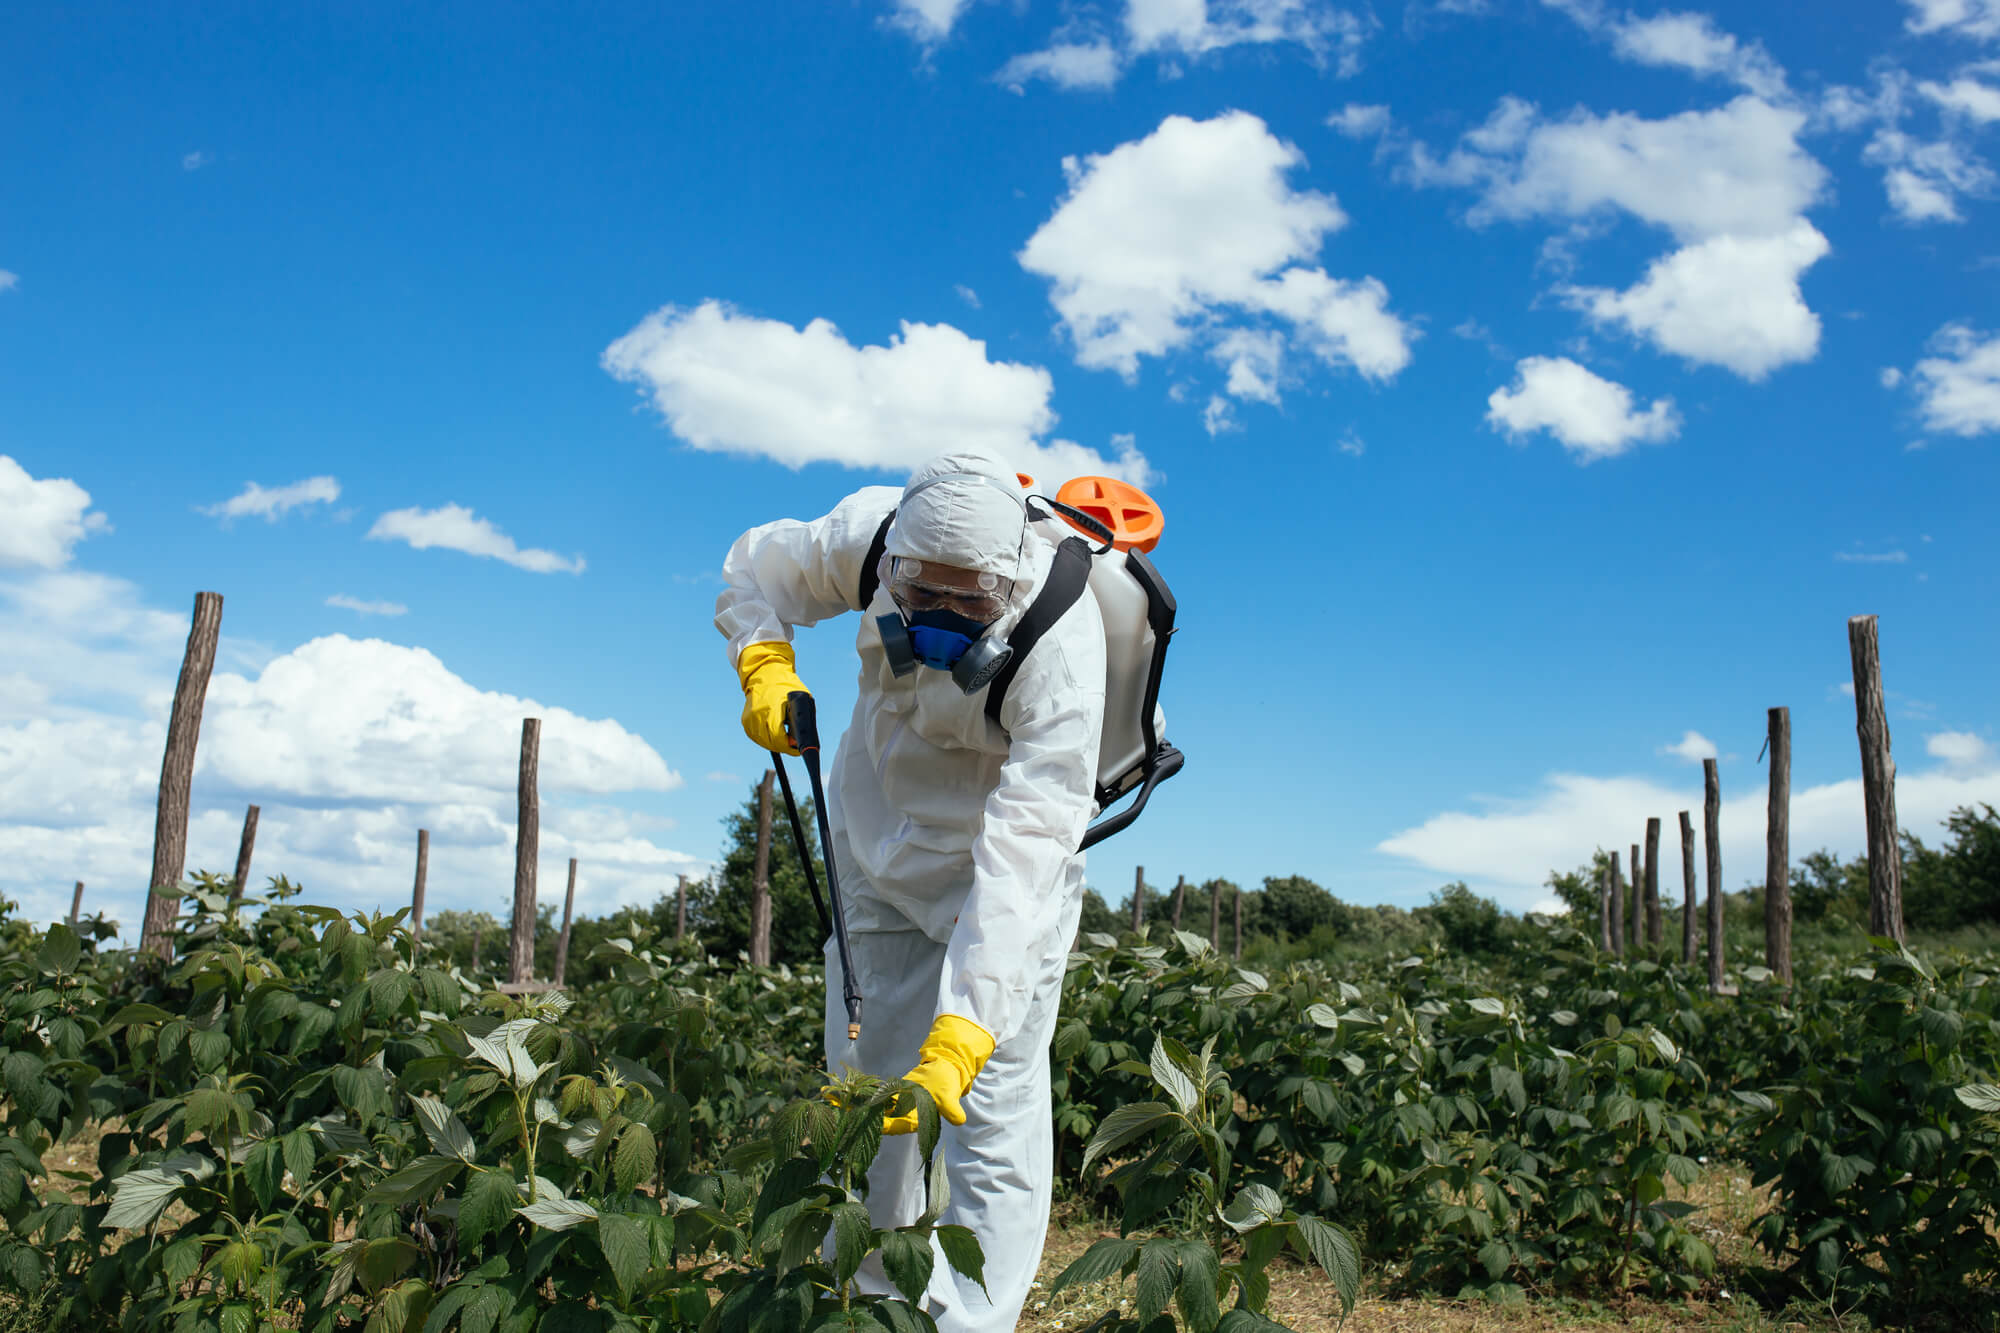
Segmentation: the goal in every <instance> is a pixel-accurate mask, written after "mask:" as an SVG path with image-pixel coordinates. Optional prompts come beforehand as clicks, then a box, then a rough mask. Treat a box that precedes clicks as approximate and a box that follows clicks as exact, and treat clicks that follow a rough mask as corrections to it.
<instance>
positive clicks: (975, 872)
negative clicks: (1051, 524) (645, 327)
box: [715, 450, 1105, 1333]
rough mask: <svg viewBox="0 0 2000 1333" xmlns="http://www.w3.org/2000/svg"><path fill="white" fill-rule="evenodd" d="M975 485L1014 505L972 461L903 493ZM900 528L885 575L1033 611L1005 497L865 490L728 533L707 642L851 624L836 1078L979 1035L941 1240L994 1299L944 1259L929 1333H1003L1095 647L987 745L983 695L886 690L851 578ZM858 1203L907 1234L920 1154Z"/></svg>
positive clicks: (838, 834)
mask: <svg viewBox="0 0 2000 1333" xmlns="http://www.w3.org/2000/svg"><path fill="white" fill-rule="evenodd" d="M966 473H969V474H976V477H978V478H991V479H994V480H998V481H1000V482H1002V483H1003V485H1004V487H1006V488H1008V489H1010V490H1012V491H1014V492H1017V493H1018V491H1019V483H1018V482H1017V481H1016V479H1015V475H1014V472H1013V470H1012V469H1011V468H1009V467H1008V466H1007V465H1006V464H1005V463H1004V462H1002V461H1001V460H1000V459H999V458H998V457H996V456H994V455H992V454H989V453H986V452H983V451H979V450H965V451H957V452H953V453H949V454H946V455H944V456H942V457H940V458H937V459H934V460H932V461H931V462H929V463H926V464H925V465H924V466H922V467H920V468H919V469H917V471H916V472H915V473H914V474H912V476H911V478H910V486H909V489H911V490H915V489H916V488H917V487H918V486H919V484H920V483H923V482H925V481H927V480H931V479H933V478H936V477H941V476H950V474H966ZM891 510H895V511H896V518H895V522H894V523H893V524H892V525H891V527H890V529H889V532H888V540H887V546H886V549H887V553H888V554H889V555H890V556H913V557H915V558H917V559H919V560H934V561H937V562H939V563H943V564H949V565H955V566H958V567H960V568H965V569H973V570H980V571H986V572H990V573H994V574H999V575H1001V576H1003V577H1005V578H1011V579H1013V580H1014V586H1013V591H1012V593H1011V595H1010V597H1009V601H1008V605H1007V609H1006V611H1005V613H1004V614H1003V615H1002V616H1001V618H1000V619H999V620H998V621H997V622H996V623H995V624H994V625H993V626H992V627H991V628H990V629H988V630H987V634H988V635H989V636H991V635H999V636H1001V637H1005V635H1006V634H1007V633H1008V631H1009V629H1010V628H1011V627H1012V626H1013V625H1014V624H1015V623H1016V622H1017V621H1018V620H1019V619H1020V616H1021V614H1022V612H1023V611H1025V610H1026V609H1027V607H1028V606H1029V605H1030V604H1031V603H1032V602H1033V601H1034V599H1035V596H1036V594H1037V593H1038V592H1039V591H1040V590H1041V588H1042V587H1043V586H1044V584H1045V583H1046V581H1047V579H1048V574H1049V567H1050V563H1051V561H1052V559H1053V557H1054V554H1055V543H1056V538H1057V537H1058V536H1060V535H1062V534H1061V533H1059V532H1057V533H1048V534H1045V533H1044V532H1043V531H1042V528H1043V527H1044V526H1045V525H1044V524H1028V523H1025V521H1024V511H1023V508H1022V505H1021V504H1020V502H1019V500H1018V499H1017V498H1013V497H1010V495H1008V494H1003V493H1002V491H1001V490H1000V489H998V488H995V487H994V486H993V485H991V484H990V483H989V482H987V481H984V480H979V479H976V478H963V477H961V478H954V479H951V480H946V481H942V482H938V483H937V484H935V485H931V486H928V487H926V488H924V489H923V490H921V491H920V492H918V493H916V494H915V495H913V496H912V497H911V498H910V499H909V500H908V502H907V503H905V501H904V495H903V493H902V492H899V491H897V490H896V489H895V488H893V487H888V486H871V487H867V488H865V489H863V490H860V491H857V492H855V493H854V494H853V495H850V496H848V497H847V498H846V499H844V500H842V501H841V502H840V503H839V504H838V505H837V506H835V507H834V510H833V512H832V513H830V514H828V515H826V516H825V517H823V518H819V519H815V520H813V521H811V522H800V521H797V520H791V519H783V520H779V521H778V522H775V523H767V524H764V525H763V526H761V527H757V528H753V529H751V530H750V531H749V532H747V533H745V534H743V536H742V537H741V538H739V539H738V540H737V542H736V544H735V545H734V546H733V547H732V548H731V549H730V552H729V556H728V559H727V560H726V561H725V562H724V565H723V578H724V581H725V583H726V584H727V587H726V588H725V590H724V591H723V592H722V594H721V595H720V596H719V597H718V598H717V599H716V617H715V623H716V627H717V628H718V629H720V630H721V631H722V633H723V634H724V635H725V636H727V638H728V639H729V651H730V658H731V661H732V662H734V660H735V659H736V657H737V655H738V654H740V653H741V652H742V651H743V650H744V649H745V648H747V647H749V646H750V645H751V644H755V643H761V642H766V641H770V640H784V641H787V642H789V640H790V639H791V635H792V630H793V628H794V627H795V626H801V625H812V624H815V623H817V622H818V621H821V620H824V619H827V618H828V617H831V616H836V615H839V614H840V613H841V612H843V611H856V610H860V611H865V613H866V614H865V615H864V616H863V618H862V622H861V629H860V632H859V634H857V635H856V637H855V648H856V650H857V651H858V652H859V653H860V656H861V674H860V697H859V698H858V699H857V700H856V701H855V706H854V716H853V719H852V720H851V721H850V723H849V724H848V728H847V732H846V734H845V735H844V736H843V737H842V738H841V742H840V749H839V753H838V754H837V755H836V756H835V758H834V761H833V765H832V770H831V782H830V784H829V790H828V792H827V815H828V820H829V823H830V826H831V829H832V833H833V846H832V847H831V848H830V849H829V850H828V854H829V855H831V856H832V858H833V861H834V865H835V869H836V871H837V873H838V874H839V878H840V889H841V898H842V900H843V903H844V906H845V909H846V919H847V929H848V935H849V943H850V946H851V952H852V954H853V959H854V970H855V979H856V981H857V982H858V983H859V985H860V988H861V992H862V995H863V997H864V1001H865V1004H866V1008H865V1011H864V1019H865V1021H864V1023H863V1026H862V1035H861V1039H860V1040H859V1041H857V1042H849V1041H848V1040H847V1023H846V1014H845V1011H844V1009H843V1007H842V1004H841V999H840V994H839V976H840V971H839V962H838V957H837V955H836V953H835V952H834V947H833V944H832V942H831V941H829V942H828V944H827V977H828V983H827V988H826V989H827V999H826V1059H827V1066H828V1068H829V1069H831V1070H835V1071H838V1070H839V1069H840V1068H842V1067H843V1066H852V1067H853V1068H856V1069H860V1070H862V1071H865V1072H867V1073H870V1074H875V1075H879V1076H881V1077H884V1078H899V1077H901V1076H902V1075H903V1074H904V1072H905V1071H907V1070H909V1069H910V1068H911V1066H912V1064H913V1063H914V1062H915V1060H916V1058H917V1047H918V1045H919V1044H920V1043H921V1042H922V1041H923V1040H924V1037H925V1034H926V1033H927V1032H929V1030H930V1028H931V1025H932V1022H933V1020H935V1019H936V1018H938V1017H939V1016H941V1015H946V1014H955V1015H958V1016H960V1017H962V1018H966V1019H970V1020H971V1021H972V1022H974V1023H977V1024H979V1025H980V1026H981V1027H983V1028H985V1029H986V1030H987V1032H989V1033H991V1034H992V1036H993V1039H994V1043H995V1048H994V1052H993V1054H992V1056H991V1057H990V1058H989V1059H988V1061H987V1062H986V1064H985V1066H984V1068H983V1069H981V1070H980V1072H979V1074H978V1075H977V1077H975V1078H974V1079H973V1081H972V1084H971V1087H970V1089H969V1090H968V1091H967V1093H966V1095H965V1097H964V1099H963V1106H964V1109H965V1113H966V1121H965V1123H964V1124H963V1125H959V1126H953V1125H949V1124H947V1125H944V1126H942V1129H943V1134H942V1137H941V1138H940V1140H939V1144H938V1151H939V1152H940V1153H942V1154H944V1157H945V1163H946V1169H947V1171H948V1173H949V1176H950V1181H951V1201H950V1205H949V1207H948V1209H947V1211H946V1213H945V1214H944V1216H943V1218H942V1219H941V1220H942V1221H943V1222H945V1223H948V1224H949V1223H956V1224H959V1225H962V1226H966V1227H969V1228H971V1229H972V1231H973V1232H974V1234H975V1235H977V1236H978V1238H979V1243H980V1245H981V1247H982V1249H983V1250H984V1251H985V1258H986V1265H985V1268H986V1271H985V1277H986V1290H985V1291H984V1292H982V1291H981V1290H980V1288H979V1286H978V1284H976V1283H974V1282H972V1281H971V1280H970V1279H967V1278H962V1277H960V1276H959V1275H958V1274H957V1273H955V1272H953V1271H952V1269H951V1267H950V1265H949V1264H947V1263H946V1262H945V1260H944V1257H943V1255H942V1253H939V1255H938V1256H937V1262H936V1264H935V1266H934V1268H933V1270H932V1276H931V1282H930V1288H929V1291H928V1292H927V1293H926V1307H927V1309H928V1310H929V1311H930V1313H931V1315H932V1317H933V1318H935V1319H936V1320H937V1323H938V1327H939V1329H940V1330H942V1333H1000V1330H1006V1329H1012V1328H1013V1327H1014V1325H1015V1321H1016V1319H1017V1318H1018V1317H1019V1315H1020V1311H1021V1307H1022V1305H1023V1303H1024V1302H1025V1301H1026V1299H1027V1295H1028V1290H1029V1283H1030V1282H1031V1281H1033V1279H1034V1276H1035V1272H1036V1269H1037V1267H1038V1266H1039V1264H1040V1262H1041V1253H1042V1240H1043V1236H1044V1233H1045V1232H1046V1230H1047V1226H1048V1213H1049V1191H1050V1177H1051V1172H1052V1169H1053V1163H1052V1155H1053V1148H1052V1132H1051V1123H1050V1121H1051V1108H1050V1098H1049V1040H1050V1037H1051V1035H1052V1034H1053V1031H1054V1028H1055V1020H1056V1007H1057V1003H1058V1001H1059V1000H1060V998H1061V991H1062V979H1063V973H1064V970H1065V967H1066V964H1067V960H1068V956H1069V944H1070V940H1071V939H1072V938H1073V936H1074V934H1075V931H1076V922H1077V916H1078V913H1079V911H1080V909H1081V907H1082V898H1083V856H1082V855H1081V854H1080V853H1079V852H1078V851H1077V846H1078V844H1079V842H1080V841H1081V839H1082V837H1083V834H1084V830H1085V828H1086V827H1087V825H1088V824H1089V821H1090V819H1091V816H1092V815H1093V814H1094V813H1095V809H1096V807H1095V804H1094V791H1095V777H1096V772H1097V750H1098V737H1099V732H1100V730H1101V726H1102V721H1103V713H1104V680H1105V648H1104V630H1103V625H1102V622H1101V621H1100V619H1099V616H1098V612H1097V604H1096V602H1095V601H1094V600H1093V599H1092V598H1090V597H1089V596H1084V597H1080V598H1078V599H1077V600H1076V602H1075V604H1074V605H1073V606H1072V607H1071V608H1070V610H1069V611H1068V612H1066V613H1065V614H1064V615H1063V616H1062V617H1061V618H1060V619H1059V620H1058V621H1057V622H1056V623H1055V624H1054V625H1053V626H1052V627H1051V628H1050V629H1049V631H1048V632H1047V633H1046V634H1045V635H1043V637H1042V638H1041V640H1040V641H1039V642H1038V643H1037V644H1036V645H1035V647H1034V650H1033V652H1031V653H1030V654H1029V655H1028V657H1027V659H1026V661H1025V662H1024V663H1023V664H1022V665H1021V666H1020V668H1019V670H1018V674H1017V675H1016V676H1015V678H1014V681H1013V683H1012V685H1011V686H1010V687H1009V689H1008V691H1007V695H1006V699H1005V703H1004V705H1003V708H1002V711H1001V715H1000V723H1001V725H1000V726H998V727H996V726H994V725H993V723H992V722H991V721H989V720H988V719H987V717H986V713H985V708H986V693H985V691H983V690H982V691H980V692H979V693H977V694H973V695H969V696H968V695H966V694H964V693H962V692H961V691H960V689H959V687H958V685H957V684H956V683H954V682H953V680H952V678H951V675H950V673H949V672H946V671H939V670H933V669H930V668H926V667H919V668H918V669H917V670H916V671H915V672H914V673H913V674H911V675H908V676H905V677H903V678H901V679H898V678H897V677H896V676H895V674H894V673H893V672H892V671H891V670H890V667H889V663H888V660H887V657H886V655H885V653H884V650H883V646H882V639H881V634H880V632H879V630H878V629H877V627H876V624H875V618H876V617H877V616H882V615H893V614H896V606H895V603H894V602H893V601H892V600H891V599H890V597H889V594H888V592H887V591H886V589H883V590H878V591H877V592H876V594H875V597H874V601H873V603H872V604H871V605H869V606H867V607H861V606H859V605H858V604H857V603H858V600H859V597H860V588H861V582H862V577H861V576H862V565H863V563H864V561H865V559H866V557H867V553H868V550H869V546H870V543H871V542H872V540H873V539H874V536H875V533H876V530H877V529H878V527H879V526H880V524H881V521H882V519H883V517H884V516H885V515H887V514H888V513H889V512H890V511H891ZM868 1181H869V1196H868V1207H869V1212H870V1214H871V1215H872V1216H873V1218H874V1221H875V1225H877V1226H901V1225H907V1224H909V1223H911V1222H914V1221H915V1220H916V1219H917V1217H918V1216H919V1215H920V1214H921V1213H922V1212H923V1208H924V1186H923V1178H922V1162H921V1160H920V1159H919V1156H918V1149H917V1139H916V1136H915V1135H910V1134H905V1135H900V1136H895V1137H890V1138H887V1139H885V1140H884V1141H883V1144H882V1151H881V1154H880V1155H879V1156H878V1157H877V1158H876V1160H875V1164H874V1166H873V1167H872V1168H871V1169H870V1171H869V1173H868ZM879 1262H880V1261H879V1258H871V1259H870V1260H869V1262H868V1263H867V1264H866V1265H864V1266H863V1269H862V1273H861V1275H860V1280H861V1283H862V1285H863V1289H864V1290H869V1291H881V1292H887V1291H890V1290H892V1288H891V1287H890V1285H889V1284H888V1282H887V1280H886V1279H885V1278H884V1276H883V1274H882V1273H881V1271H880V1268H879ZM989 1293H990V1299H989Z"/></svg>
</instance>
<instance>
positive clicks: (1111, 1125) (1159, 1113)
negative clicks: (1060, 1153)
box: [1083, 1102, 1179, 1172]
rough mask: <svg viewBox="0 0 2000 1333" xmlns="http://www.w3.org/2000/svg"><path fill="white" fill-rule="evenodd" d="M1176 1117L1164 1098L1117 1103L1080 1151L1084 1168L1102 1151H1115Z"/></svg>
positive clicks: (1101, 1153) (1086, 1170) (1085, 1169)
mask: <svg viewBox="0 0 2000 1333" xmlns="http://www.w3.org/2000/svg"><path fill="white" fill-rule="evenodd" d="M1176 1119H1179V1117H1178V1116H1176V1115H1175V1114H1174V1109H1173V1108H1172V1107H1171V1106H1168V1105H1167V1104H1166V1103H1164V1102H1134V1103H1132V1104H1131V1105H1129V1106H1121V1107H1119V1108H1118V1109H1117V1110H1115V1111H1113V1112H1112V1113H1111V1114H1110V1115H1108V1116H1105V1117H1104V1120H1103V1122H1102V1123H1101V1124H1099V1125H1098V1127H1097V1132H1096V1133H1095V1134H1093V1135H1091V1136H1090V1146H1089V1147H1087V1148H1085V1149H1084V1151H1083V1169H1084V1171H1085V1172H1088V1171H1089V1170H1090V1165H1091V1163H1092V1162H1095V1161H1096V1160H1097V1159H1098V1158H1100V1157H1102V1156H1103V1155H1104V1154H1106V1153H1108V1152H1115V1151H1117V1150H1118V1149H1120V1148H1122V1147H1124V1146H1125V1145H1126V1144H1128V1143H1130V1142H1131V1141H1132V1140H1134V1139H1136V1138H1139V1137H1141V1136H1142V1135H1145V1134H1149V1133H1151V1132H1152V1131H1153V1130H1154V1129H1156V1128H1158V1127H1159V1126H1160V1125H1162V1124H1165V1123H1166V1122H1168V1121H1170V1120H1176Z"/></svg>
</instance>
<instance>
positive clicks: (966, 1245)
mask: <svg viewBox="0 0 2000 1333" xmlns="http://www.w3.org/2000/svg"><path fill="white" fill-rule="evenodd" d="M932 1234H933V1235H935V1236H936V1237H937V1242H938V1248H939V1249H941V1250H943V1251H944V1261H945V1262H946V1263H948V1264H950V1265H951V1267H952V1271H954V1272H956V1273H960V1274H962V1275H964V1276H966V1277H969V1278H971V1279H972V1280H973V1281H974V1282H977V1283H978V1284H979V1289H980V1290H981V1291H985V1290H986V1252H985V1251H984V1250H982V1249H981V1248H980V1246H979V1238H978V1237H977V1236H975V1235H973V1234H972V1228H970V1227H961V1226H942V1227H939V1228H937V1229H936V1230H935V1231H934V1232H932Z"/></svg>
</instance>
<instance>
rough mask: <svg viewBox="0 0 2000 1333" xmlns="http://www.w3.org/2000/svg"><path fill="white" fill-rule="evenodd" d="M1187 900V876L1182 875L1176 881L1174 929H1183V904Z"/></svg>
mask: <svg viewBox="0 0 2000 1333" xmlns="http://www.w3.org/2000/svg"><path fill="white" fill-rule="evenodd" d="M1186 898H1187V876H1186V875H1180V876H1177V877H1176V878H1175V880H1174V929H1175V930H1179V929H1180V928H1181V903H1182V902H1183V901H1184V900H1185V899H1186Z"/></svg>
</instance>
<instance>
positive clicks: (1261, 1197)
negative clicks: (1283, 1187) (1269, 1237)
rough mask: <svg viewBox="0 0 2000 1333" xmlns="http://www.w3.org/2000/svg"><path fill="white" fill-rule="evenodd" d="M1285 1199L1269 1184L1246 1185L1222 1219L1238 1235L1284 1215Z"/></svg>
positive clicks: (1254, 1183) (1253, 1183)
mask: <svg viewBox="0 0 2000 1333" xmlns="http://www.w3.org/2000/svg"><path fill="white" fill-rule="evenodd" d="M1284 1213H1285V1201H1284V1200H1283V1199H1280V1198H1279V1197H1278V1194H1277V1191H1276V1190H1273V1189H1272V1188H1271V1187H1270V1186H1269V1185H1260V1184H1257V1183H1256V1182H1254V1181H1253V1182H1252V1183H1250V1184H1248V1185H1245V1186H1244V1187H1243V1188H1242V1189H1241V1190H1239V1191H1238V1192H1237V1195H1236V1197H1235V1198H1234V1199H1232V1200H1231V1201H1230V1204H1229V1207H1227V1208H1226V1209H1224V1210H1223V1213H1222V1220H1223V1221H1224V1222H1227V1223H1228V1224H1229V1226H1230V1228H1231V1229H1232V1230H1233V1231H1235V1232H1236V1233H1237V1234H1238V1235H1241V1234H1243V1233H1244V1232H1246V1231H1255V1230H1256V1229H1257V1228H1258V1227H1261V1226H1263V1225H1264V1224H1265V1223H1266V1222H1274V1221H1276V1220H1277V1219H1278V1218H1280V1217H1282V1216H1284Z"/></svg>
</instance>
